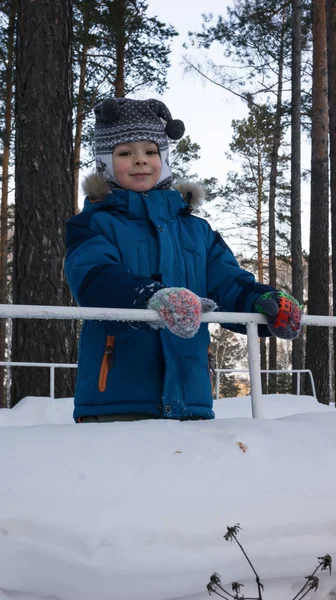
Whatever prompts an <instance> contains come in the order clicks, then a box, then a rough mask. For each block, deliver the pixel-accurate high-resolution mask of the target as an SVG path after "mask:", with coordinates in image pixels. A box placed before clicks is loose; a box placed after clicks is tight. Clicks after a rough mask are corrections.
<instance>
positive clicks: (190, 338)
mask: <svg viewBox="0 0 336 600" xmlns="http://www.w3.org/2000/svg"><path fill="white" fill-rule="evenodd" d="M95 112H96V127H95V146H96V164H97V171H98V173H97V174H94V175H91V176H89V177H88V178H87V180H86V183H85V191H86V194H87V196H86V199H85V203H84V209H83V212H82V213H80V214H79V215H76V216H75V217H73V218H72V219H70V220H69V222H68V223H67V257H66V264H65V270H66V275H67V278H68V281H69V285H70V287H71V290H72V293H73V295H74V297H75V298H76V301H77V302H78V304H80V305H81V306H97V307H98V306H99V307H115V308H150V309H154V310H157V311H158V313H159V314H160V316H161V319H162V322H161V323H160V324H156V323H152V324H145V323H141V322H140V323H134V322H133V323H127V322H116V321H105V322H100V321H86V322H84V325H83V329H82V332H81V338H80V344H79V364H78V377H77V385H76V393H75V409H74V419H75V421H76V422H87V421H98V422H99V421H117V420H137V419H149V418H168V419H211V418H213V417H214V413H213V410H212V402H213V400H212V391H211V381H210V377H209V368H208V346H209V342H210V339H209V332H208V327H207V324H205V323H204V324H201V323H200V319H201V313H202V311H209V310H214V309H216V308H217V307H218V309H219V310H221V311H237V312H252V311H259V312H264V313H265V314H267V315H268V317H269V326H268V328H267V327H266V326H261V327H260V329H259V331H260V334H261V335H269V334H270V332H271V333H273V334H275V335H279V336H280V337H287V338H290V339H293V338H294V337H297V335H298V332H299V327H300V316H301V311H300V308H299V306H298V303H297V302H296V301H295V300H294V299H292V298H291V297H290V296H284V295H283V294H281V292H277V291H276V290H274V289H273V288H272V287H270V286H266V285H262V284H259V283H257V282H256V281H255V278H254V276H253V274H252V273H249V272H247V271H244V270H243V269H241V268H240V267H239V265H238V263H237V261H236V259H235V258H234V256H233V254H232V252H231V251H230V249H229V247H228V246H227V244H226V243H225V242H224V240H223V239H222V238H221V237H220V235H219V234H218V233H216V232H214V231H213V230H212V229H211V227H210V226H209V224H208V223H207V222H206V221H205V220H203V219H201V218H198V217H196V216H193V215H192V209H193V207H194V206H195V205H197V204H198V203H199V202H200V197H199V188H198V187H197V186H193V185H190V186H188V185H186V186H184V187H183V188H181V189H180V191H181V193H180V191H178V189H174V188H172V175H171V172H170V168H169V161H168V140H167V136H168V137H170V138H171V139H174V140H177V139H180V138H181V137H182V136H183V133H184V125H183V123H182V122H181V121H179V120H173V119H172V117H171V114H170V112H169V110H168V109H167V107H166V106H165V105H164V104H163V102H160V101H158V100H153V99H149V100H130V99H125V98H117V99H106V100H104V101H103V102H102V103H101V104H100V105H99V106H98V107H97V108H96V111H95ZM284 302H285V303H287V304H286V306H283V303H284ZM279 308H280V309H281V311H280V312H281V319H279V314H280V312H279ZM282 309H284V310H282ZM286 311H287V313H286ZM235 330H236V331H244V327H242V326H236V327H235Z"/></svg>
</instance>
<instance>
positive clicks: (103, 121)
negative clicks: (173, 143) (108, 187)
mask: <svg viewBox="0 0 336 600" xmlns="http://www.w3.org/2000/svg"><path fill="white" fill-rule="evenodd" d="M95 114H96V125H95V154H96V164H97V171H98V172H99V173H101V174H102V175H103V176H104V177H105V178H106V179H108V180H109V181H111V183H116V184H117V185H118V182H117V180H116V178H115V176H114V170H113V162H112V152H113V149H114V147H115V146H116V145H117V144H121V143H125V142H137V141H140V140H151V141H153V142H154V143H155V144H157V146H158V148H159V151H160V156H161V163H162V169H161V175H160V179H159V181H158V182H157V184H156V185H155V188H164V187H169V185H170V184H171V182H172V175H171V171H170V167H169V158H168V137H169V138H170V139H172V140H179V139H180V138H181V137H182V136H183V134H184V124H183V122H182V121H180V120H179V119H173V118H172V116H171V113H170V112H169V110H168V108H167V107H166V105H165V104H164V103H163V102H161V101H160V100H155V99H149V100H132V99H129V98H107V99H106V100H103V102H101V104H99V105H98V106H97V107H96V108H95Z"/></svg>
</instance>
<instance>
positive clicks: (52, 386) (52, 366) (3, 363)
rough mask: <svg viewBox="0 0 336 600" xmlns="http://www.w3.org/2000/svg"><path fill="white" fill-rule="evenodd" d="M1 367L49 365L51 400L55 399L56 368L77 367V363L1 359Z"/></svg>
mask: <svg viewBox="0 0 336 600" xmlns="http://www.w3.org/2000/svg"><path fill="white" fill-rule="evenodd" d="M0 367H6V368H9V367H41V368H42V367H47V368H48V369H49V395H50V398H51V400H54V399H55V369H77V367H78V365H77V363H41V362H18V361H13V360H1V361H0Z"/></svg>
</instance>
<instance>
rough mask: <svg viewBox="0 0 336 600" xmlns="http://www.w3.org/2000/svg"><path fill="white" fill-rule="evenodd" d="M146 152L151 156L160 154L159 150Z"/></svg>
mask: <svg viewBox="0 0 336 600" xmlns="http://www.w3.org/2000/svg"><path fill="white" fill-rule="evenodd" d="M146 154H148V155H149V156H154V155H155V154H159V153H158V151H157V150H147V152H146Z"/></svg>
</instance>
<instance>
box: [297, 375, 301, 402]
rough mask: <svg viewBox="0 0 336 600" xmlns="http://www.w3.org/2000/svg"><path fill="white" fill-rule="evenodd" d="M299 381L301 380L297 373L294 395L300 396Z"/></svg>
mask: <svg viewBox="0 0 336 600" xmlns="http://www.w3.org/2000/svg"><path fill="white" fill-rule="evenodd" d="M300 380H301V371H297V373H296V395H297V396H300Z"/></svg>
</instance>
